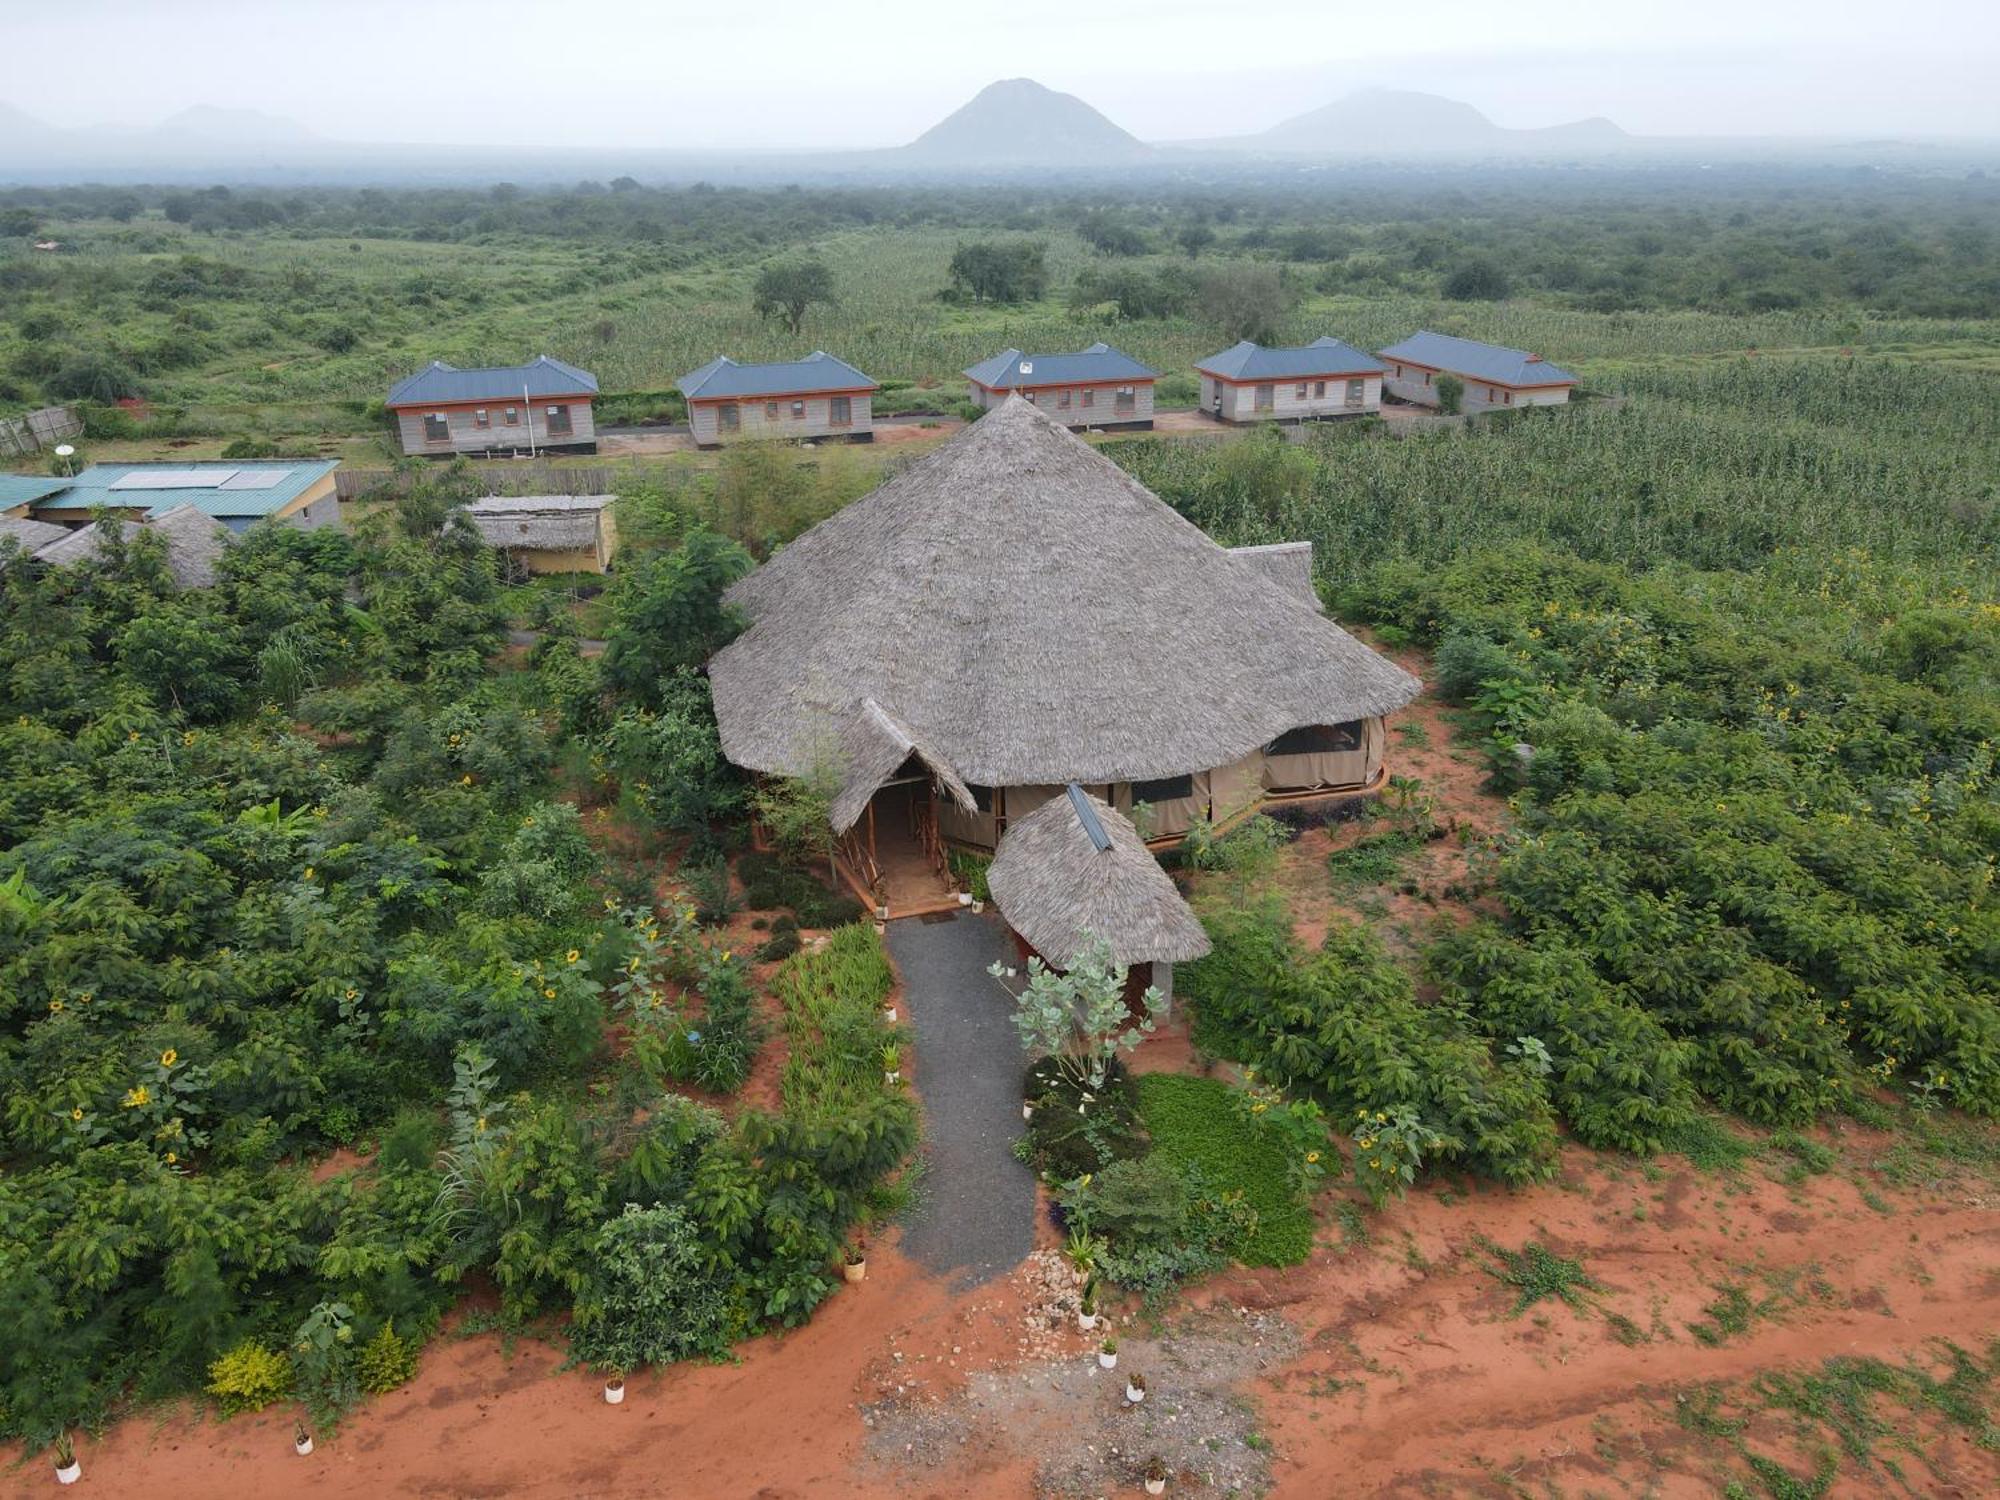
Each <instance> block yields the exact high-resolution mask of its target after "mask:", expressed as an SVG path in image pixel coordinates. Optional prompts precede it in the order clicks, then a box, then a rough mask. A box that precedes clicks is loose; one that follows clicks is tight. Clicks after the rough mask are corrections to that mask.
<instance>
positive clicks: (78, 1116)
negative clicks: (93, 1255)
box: [69, 1108, 83, 1125]
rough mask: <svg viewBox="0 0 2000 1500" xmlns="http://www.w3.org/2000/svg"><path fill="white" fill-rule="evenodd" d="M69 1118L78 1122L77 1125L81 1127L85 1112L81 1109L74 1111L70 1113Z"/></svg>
mask: <svg viewBox="0 0 2000 1500" xmlns="http://www.w3.org/2000/svg"><path fill="white" fill-rule="evenodd" d="M69 1117H70V1118H71V1119H72V1120H74V1121H76V1122H77V1124H79V1125H81V1124H82V1123H83V1111H82V1109H80V1108H79V1109H73V1110H71V1111H70V1112H69Z"/></svg>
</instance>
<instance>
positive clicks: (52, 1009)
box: [49, 1000, 63, 1016]
mask: <svg viewBox="0 0 2000 1500" xmlns="http://www.w3.org/2000/svg"><path fill="white" fill-rule="evenodd" d="M62 1008H63V1003H62V1001H60V1000H51V1001H50V1002H49V1014H50V1015H52V1016H59V1015H61V1014H62Z"/></svg>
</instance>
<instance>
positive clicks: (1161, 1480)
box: [1146, 1453, 1167, 1495]
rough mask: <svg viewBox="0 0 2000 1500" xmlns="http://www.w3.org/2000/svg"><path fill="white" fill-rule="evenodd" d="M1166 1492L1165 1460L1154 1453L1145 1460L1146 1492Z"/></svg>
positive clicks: (1159, 1493)
mask: <svg viewBox="0 0 2000 1500" xmlns="http://www.w3.org/2000/svg"><path fill="white" fill-rule="evenodd" d="M1166 1492H1167V1461H1166V1460H1165V1459H1164V1458H1162V1457H1160V1455H1159V1454H1157V1453H1155V1454H1154V1455H1153V1456H1152V1457H1151V1458H1149V1459H1147V1460H1146V1493H1147V1494H1149V1495H1164V1494H1165V1493H1166Z"/></svg>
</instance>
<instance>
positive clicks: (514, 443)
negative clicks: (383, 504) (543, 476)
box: [384, 354, 597, 458]
mask: <svg viewBox="0 0 2000 1500" xmlns="http://www.w3.org/2000/svg"><path fill="white" fill-rule="evenodd" d="M596 399H597V377H596V376H595V375H593V374H591V373H590V371H588V370H579V369H578V368H577V367H576V366H575V365H572V364H565V363H564V362H563V361H562V360H559V359H555V358H552V357H551V356H549V355H546V354H544V355H541V356H539V357H538V358H536V359H534V360H533V361H531V362H530V363H528V364H525V365H492V366H487V367H485V368H481V369H476V370H461V369H459V368H458V366H456V365H448V364H445V363H443V362H442V361H440V360H432V361H431V362H430V364H428V365H426V366H425V367H424V368H423V369H421V370H419V371H417V373H416V374H414V375H408V376H405V377H404V378H403V379H401V380H399V381H397V382H396V383H395V384H394V385H393V386H391V387H390V388H389V396H388V400H387V401H386V402H384V405H386V406H387V407H388V408H389V410H390V411H392V412H394V413H395V414H396V434H397V437H398V438H399V439H400V440H401V442H402V445H403V451H404V452H405V453H418V454H431V455H435V456H438V457H444V458H449V457H451V456H453V455H454V454H459V453H471V454H481V455H485V456H488V457H492V456H497V455H510V456H511V455H515V454H524V455H529V456H532V455H534V454H537V453H595V452H596V451H597V425H596V421H595V419H594V416H593V413H592V410H591V402H593V401H594V400H596Z"/></svg>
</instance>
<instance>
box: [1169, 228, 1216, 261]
mask: <svg viewBox="0 0 2000 1500" xmlns="http://www.w3.org/2000/svg"><path fill="white" fill-rule="evenodd" d="M1174 243H1176V244H1177V245H1179V246H1180V247H1181V250H1182V252H1183V253H1184V254H1185V255H1186V256H1187V258H1188V259H1189V260H1193V259H1194V258H1195V257H1196V256H1197V255H1199V254H1201V252H1202V251H1204V250H1206V249H1207V248H1208V247H1209V246H1211V245H1213V244H1214V243H1215V231H1214V230H1213V229H1211V228H1210V227H1209V226H1208V225H1207V224H1205V223H1203V222H1202V221H1201V220H1200V219H1196V220H1195V221H1194V222H1193V223H1191V224H1183V225H1182V226H1181V227H1180V229H1179V230H1178V231H1176V233H1175V234H1174Z"/></svg>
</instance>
